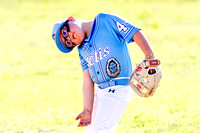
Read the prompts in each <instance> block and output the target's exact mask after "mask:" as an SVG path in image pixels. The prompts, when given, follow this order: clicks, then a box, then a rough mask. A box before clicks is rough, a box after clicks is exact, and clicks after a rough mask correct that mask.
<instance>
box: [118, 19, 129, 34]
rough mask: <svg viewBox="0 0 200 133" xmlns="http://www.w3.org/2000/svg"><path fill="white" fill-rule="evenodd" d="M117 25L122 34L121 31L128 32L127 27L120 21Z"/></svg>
mask: <svg viewBox="0 0 200 133" xmlns="http://www.w3.org/2000/svg"><path fill="white" fill-rule="evenodd" d="M116 24H117V27H118V30H119V32H121V31H124V32H126V30H127V27H126V25H124V24H122V23H120V22H119V21H116Z"/></svg>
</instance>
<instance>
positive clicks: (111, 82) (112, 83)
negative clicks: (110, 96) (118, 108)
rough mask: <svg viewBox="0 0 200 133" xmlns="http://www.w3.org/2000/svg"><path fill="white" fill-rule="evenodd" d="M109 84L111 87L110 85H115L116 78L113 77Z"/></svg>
mask: <svg viewBox="0 0 200 133" xmlns="http://www.w3.org/2000/svg"><path fill="white" fill-rule="evenodd" d="M108 84H109V87H110V86H115V85H116V83H115V79H111V80H110V81H109V82H108Z"/></svg>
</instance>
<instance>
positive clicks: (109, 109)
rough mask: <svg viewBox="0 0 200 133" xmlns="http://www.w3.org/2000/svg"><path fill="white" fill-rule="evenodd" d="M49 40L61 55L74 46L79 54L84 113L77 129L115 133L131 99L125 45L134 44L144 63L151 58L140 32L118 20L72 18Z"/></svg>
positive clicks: (105, 16) (109, 17)
mask: <svg viewBox="0 0 200 133" xmlns="http://www.w3.org/2000/svg"><path fill="white" fill-rule="evenodd" d="M52 37H53V40H54V41H55V43H56V45H57V47H58V49H59V50H60V51H62V52H64V53H69V52H70V51H71V50H73V48H75V47H76V46H77V49H78V51H79V58H80V62H81V66H82V71H83V90H82V91H83V111H82V112H81V113H80V114H79V115H78V116H77V117H76V120H80V122H79V124H78V126H79V127H85V132H86V133H114V132H115V130H116V128H117V124H118V122H119V120H120V118H121V116H122V114H123V113H124V111H125V109H126V108H127V106H128V104H129V103H130V101H131V99H132V96H133V90H132V89H131V88H130V86H129V78H130V76H131V74H132V72H133V69H132V64H131V59H130V55H129V51H128V48H127V43H131V42H135V43H136V44H137V45H138V46H139V47H140V48H141V50H142V52H143V53H144V56H145V58H146V59H151V58H154V53H153V51H152V49H151V47H150V44H149V43H148V41H147V39H146V38H145V36H144V35H143V34H142V32H141V30H140V28H138V27H136V26H134V25H133V24H131V23H130V22H128V21H126V20H124V19H123V18H121V17H119V16H116V15H111V14H105V13H100V14H98V15H97V16H96V17H95V18H94V20H90V21H84V20H81V19H78V18H74V17H69V18H67V19H64V20H60V21H59V22H57V23H55V25H54V27H53V31H52ZM95 84H96V86H97V87H96V93H94V86H95Z"/></svg>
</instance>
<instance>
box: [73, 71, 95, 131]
mask: <svg viewBox="0 0 200 133" xmlns="http://www.w3.org/2000/svg"><path fill="white" fill-rule="evenodd" d="M93 101H94V82H93V81H92V80H91V77H90V74H89V70H88V69H86V70H84V71H83V112H81V113H80V114H79V115H78V116H77V117H76V120H78V119H80V122H79V124H78V126H79V127H84V126H88V125H90V124H91V119H92V109H93Z"/></svg>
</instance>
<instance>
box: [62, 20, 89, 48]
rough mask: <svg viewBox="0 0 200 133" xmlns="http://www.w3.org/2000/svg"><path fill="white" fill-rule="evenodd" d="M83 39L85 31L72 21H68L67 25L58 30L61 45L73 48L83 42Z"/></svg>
mask: <svg viewBox="0 0 200 133" xmlns="http://www.w3.org/2000/svg"><path fill="white" fill-rule="evenodd" d="M84 39H85V33H84V31H83V29H82V28H81V27H79V26H78V25H77V24H76V23H74V22H73V21H69V22H68V26H64V27H63V28H62V29H61V30H60V40H61V42H62V43H63V45H65V46H67V47H68V48H73V47H75V46H77V45H79V44H81V43H82V42H83V40H84Z"/></svg>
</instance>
